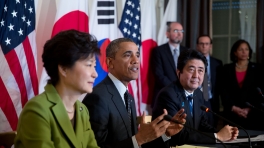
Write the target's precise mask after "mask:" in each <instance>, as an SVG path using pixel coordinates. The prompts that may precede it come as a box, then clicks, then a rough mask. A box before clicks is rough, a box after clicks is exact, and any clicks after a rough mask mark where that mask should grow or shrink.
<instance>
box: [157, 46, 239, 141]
mask: <svg viewBox="0 0 264 148" xmlns="http://www.w3.org/2000/svg"><path fill="white" fill-rule="evenodd" d="M206 67H207V61H206V58H205V57H204V56H203V55H202V54H201V53H200V52H198V51H197V50H193V49H187V50H184V51H182V53H181V54H180V56H179V59H178V65H177V76H178V78H179V80H176V81H175V82H173V83H171V84H170V85H168V86H166V87H165V88H163V89H162V90H161V91H160V93H159V95H158V97H157V101H156V103H155V105H154V108H153V112H152V117H153V118H155V117H157V115H159V114H161V113H162V110H163V109H167V111H168V114H169V115H173V114H175V113H176V112H177V111H178V110H179V109H181V108H184V110H185V112H186V113H187V117H186V123H185V125H188V126H189V127H192V128H195V129H197V130H200V131H202V132H208V133H207V134H208V135H210V136H211V137H217V138H218V139H219V140H221V141H229V140H233V139H236V138H237V136H238V129H237V128H236V127H232V126H229V125H226V126H225V127H223V128H222V129H221V130H220V131H218V132H217V131H216V130H215V129H214V128H213V127H212V126H211V125H209V124H208V123H207V116H206V112H204V111H202V110H201V109H200V106H202V105H204V98H203V94H202V92H201V90H200V89H197V88H199V86H200V85H201V84H202V82H203V78H204V73H205V72H206ZM185 143H187V144H191V143H216V140H215V139H214V138H209V137H206V136H204V135H202V134H200V133H197V132H195V131H193V130H190V129H188V128H186V127H184V128H183V129H182V130H181V131H180V132H179V133H178V134H176V135H174V136H172V137H171V140H170V144H171V145H181V144H185Z"/></svg>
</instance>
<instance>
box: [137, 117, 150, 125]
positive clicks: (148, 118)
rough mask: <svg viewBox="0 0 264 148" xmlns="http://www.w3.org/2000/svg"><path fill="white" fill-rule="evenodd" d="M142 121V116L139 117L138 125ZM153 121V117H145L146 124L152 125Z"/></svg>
mask: <svg viewBox="0 0 264 148" xmlns="http://www.w3.org/2000/svg"><path fill="white" fill-rule="evenodd" d="M141 119H142V116H138V117H137V124H139V123H140V121H141ZM151 119H152V116H151V115H147V116H145V123H150V122H151Z"/></svg>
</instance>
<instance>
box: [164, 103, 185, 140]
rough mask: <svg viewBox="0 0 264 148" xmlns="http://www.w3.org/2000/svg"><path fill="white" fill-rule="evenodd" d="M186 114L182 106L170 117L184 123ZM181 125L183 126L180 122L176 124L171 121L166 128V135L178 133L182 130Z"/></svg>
mask: <svg viewBox="0 0 264 148" xmlns="http://www.w3.org/2000/svg"><path fill="white" fill-rule="evenodd" d="M186 116H187V114H186V113H184V109H183V108H182V109H180V110H179V111H178V112H177V113H176V114H175V115H174V116H173V117H172V119H173V120H177V121H179V122H180V123H182V124H185V122H186V119H185V118H186ZM183 127H184V126H183V125H181V124H176V123H174V122H171V123H170V126H169V127H168V128H167V130H166V136H168V137H171V136H173V135H175V134H177V133H179V132H180V131H181V130H182V128H183Z"/></svg>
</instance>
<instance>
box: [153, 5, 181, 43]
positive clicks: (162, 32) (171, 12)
mask: <svg viewBox="0 0 264 148" xmlns="http://www.w3.org/2000/svg"><path fill="white" fill-rule="evenodd" d="M177 2H178V1H177V0H170V1H169V2H168V4H167V8H166V10H165V13H164V16H163V18H162V20H161V25H160V29H159V34H158V45H162V44H165V43H167V42H168V39H167V37H166V29H167V22H168V21H171V22H176V21H177Z"/></svg>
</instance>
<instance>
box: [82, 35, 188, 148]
mask: <svg viewBox="0 0 264 148" xmlns="http://www.w3.org/2000/svg"><path fill="white" fill-rule="evenodd" d="M139 60H140V55H139V51H138V47H137V46H136V44H135V43H134V42H133V41H132V40H130V39H127V38H119V39H116V40H114V41H112V42H111V43H110V44H109V45H108V47H107V49H106V64H107V67H108V71H109V74H108V76H107V77H106V78H105V79H104V80H103V81H102V82H100V83H99V84H98V85H97V86H95V87H94V90H93V92H92V93H91V94H88V95H87V96H86V97H85V98H84V100H83V103H84V104H85V105H86V106H87V108H88V110H89V114H90V122H91V125H92V129H93V131H94V134H95V138H96V140H97V143H98V145H99V146H100V147H102V148H137V147H139V146H141V145H142V147H143V148H144V146H145V147H147V145H146V144H145V143H148V142H150V141H152V140H154V139H156V138H158V140H156V141H155V142H157V141H159V142H157V143H158V144H161V145H157V146H158V147H164V146H166V144H167V143H168V142H164V141H168V139H169V138H168V137H170V136H172V135H174V134H176V133H178V132H179V131H180V130H181V129H182V125H179V124H173V123H170V122H167V121H165V120H162V119H163V117H164V115H166V114H167V111H166V110H163V112H162V113H161V114H160V115H159V116H157V118H156V119H155V120H154V121H152V122H151V123H149V124H145V123H144V121H143V120H142V121H141V123H140V130H139V131H138V126H137V124H136V116H137V115H136V108H135V103H134V101H133V98H132V96H131V95H130V94H127V86H128V84H129V82H130V81H131V80H136V79H137V78H138V70H139V65H140V61H139ZM131 98H132V99H131ZM183 112H184V110H181V111H179V112H178V113H177V114H176V115H175V116H174V118H175V119H179V120H180V121H181V122H185V117H186V114H183ZM144 116H145V113H143V119H144ZM168 127H169V128H168ZM165 132H166V135H165ZM160 136H162V137H160ZM159 137H160V138H159ZM143 144H144V145H143Z"/></svg>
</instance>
